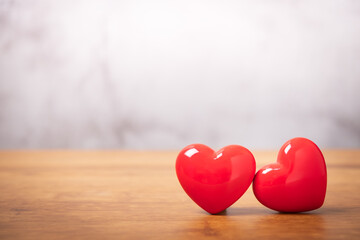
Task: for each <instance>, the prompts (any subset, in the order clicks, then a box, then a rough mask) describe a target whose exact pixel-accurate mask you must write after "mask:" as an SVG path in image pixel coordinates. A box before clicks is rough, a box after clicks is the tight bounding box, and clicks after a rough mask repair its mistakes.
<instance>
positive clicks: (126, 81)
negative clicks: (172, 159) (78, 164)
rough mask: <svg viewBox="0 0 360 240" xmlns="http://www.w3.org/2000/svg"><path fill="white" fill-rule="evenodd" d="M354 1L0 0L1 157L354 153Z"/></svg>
mask: <svg viewBox="0 0 360 240" xmlns="http://www.w3.org/2000/svg"><path fill="white" fill-rule="evenodd" d="M359 91H360V1H349V0H344V1H334V0H329V1H278V0H276V1H265V0H263V1H214V0H207V1H200V0H182V1H177V0H175V1H165V0H163V1H147V0H144V1H139V0H134V1H130V0H125V1H115V0H114V1H111V0H102V1H100V0H98V1H95V0H94V1H90V0H87V1H81V0H71V1H70V0H65V1H55V0H35V1H34V0H31V1H30V0H29V1H20V0H14V1H10V0H0V148H2V149H8V148H10V149H18V148H26V149H29V148H50V149H52V148H60V149H67V148H106V149H108V148H119V149H120V148H121V149H179V148H182V147H184V146H185V145H188V144H190V143H194V142H201V143H205V144H208V145H209V146H211V147H214V148H219V147H221V146H223V145H228V144H241V145H244V146H245V147H248V148H249V149H279V148H280V146H281V145H282V144H283V143H284V142H285V141H286V140H288V139H290V138H292V137H296V136H303V137H308V138H310V139H312V140H313V141H315V142H316V143H318V145H319V146H320V147H322V148H354V147H360V95H359Z"/></svg>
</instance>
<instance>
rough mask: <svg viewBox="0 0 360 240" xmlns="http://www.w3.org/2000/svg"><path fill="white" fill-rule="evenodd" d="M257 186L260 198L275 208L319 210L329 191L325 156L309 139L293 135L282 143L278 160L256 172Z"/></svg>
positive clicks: (284, 210)
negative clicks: (292, 137) (293, 136)
mask: <svg viewBox="0 0 360 240" xmlns="http://www.w3.org/2000/svg"><path fill="white" fill-rule="evenodd" d="M253 190H254V194H255V196H256V198H257V199H258V200H259V202H261V203H262V204H263V205H265V206H266V207H268V208H271V209H273V210H275V211H279V212H305V211H311V210H315V209H317V208H319V207H321V206H322V205H323V203H324V199H325V194H326V165H325V160H324V156H323V155H322V153H321V151H320V149H319V148H318V146H316V144H315V143H313V142H312V141H310V140H309V139H306V138H294V139H291V140H289V141H287V142H286V143H285V144H284V145H283V146H282V147H281V149H280V151H279V154H278V159H277V163H273V164H269V165H266V166H265V167H263V168H261V169H260V170H259V171H258V172H257V173H256V176H255V178H254V182H253Z"/></svg>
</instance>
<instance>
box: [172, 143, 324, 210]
mask: <svg viewBox="0 0 360 240" xmlns="http://www.w3.org/2000/svg"><path fill="white" fill-rule="evenodd" d="M255 168H256V164H255V159H254V156H253V155H252V154H251V152H250V151H249V150H248V149H246V148H244V147H242V146H239V145H230V146H227V147H224V148H222V149H220V150H219V151H217V152H214V150H212V149H211V148H209V147H207V146H205V145H202V144H193V145H189V146H187V147H185V148H184V149H183V150H182V151H181V152H180V153H179V155H178V157H177V159H176V173H177V176H178V179H179V181H180V184H181V186H182V187H183V189H184V190H185V192H186V193H187V194H188V195H189V196H190V198H191V199H192V200H194V202H196V203H197V204H198V205H199V206H200V207H201V208H203V209H204V210H205V211H207V212H209V213H211V214H216V213H219V212H221V211H223V210H225V209H226V208H228V207H230V206H231V205H232V204H233V203H235V202H236V201H237V200H238V199H239V198H240V197H241V196H242V195H243V194H244V193H245V191H246V190H247V189H248V188H249V186H250V184H251V182H253V191H254V194H255V196H256V198H257V199H258V200H259V202H261V203H262V204H263V205H265V206H266V207H268V208H271V209H273V210H276V211H279V212H304V211H311V210H315V209H317V208H320V207H321V206H322V204H323V202H324V199H325V194H326V181H327V176H326V165H325V160H324V157H323V155H322V153H321V151H320V149H319V148H318V147H317V146H316V144H315V143H313V142H312V141H310V140H308V139H306V138H294V139H291V140H289V141H287V142H286V143H285V144H284V145H283V146H282V147H281V149H280V151H279V154H278V159H277V163H273V164H269V165H266V166H264V167H263V168H261V169H260V170H259V171H258V172H257V173H256V175H255Z"/></svg>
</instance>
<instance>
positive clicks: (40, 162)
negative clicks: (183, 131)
mask: <svg viewBox="0 0 360 240" xmlns="http://www.w3.org/2000/svg"><path fill="white" fill-rule="evenodd" d="M176 155H177V153H175V152H121V151H92V152H74V151H69V152H66V151H38V152H35V151H20V152H16V151H14V152H4V151H3V152H0V239H270V238H272V239H360V151H324V155H325V158H326V161H327V166H328V191H327V197H326V201H325V204H324V206H323V207H322V208H321V209H318V210H316V211H313V212H309V213H305V214H279V213H276V212H274V211H271V210H269V209H267V208H265V207H263V206H262V205H261V204H260V203H259V202H258V201H257V200H256V199H255V197H254V195H253V192H252V189H251V188H249V190H248V191H247V192H246V194H245V195H244V196H243V197H242V198H241V199H240V200H239V201H238V202H236V203H235V204H234V205H233V206H232V207H230V208H229V209H228V210H227V211H226V212H224V213H223V214H221V215H209V214H207V213H206V212H204V211H203V210H201V209H200V208H199V207H198V206H197V205H195V203H193V202H192V201H191V200H190V198H189V197H188V196H187V195H186V194H185V193H184V191H183V190H182V188H181V186H180V185H179V183H178V181H177V178H176V174H175V170H174V163H175V158H176ZM254 155H255V158H256V161H257V166H258V168H259V167H261V166H263V165H264V164H267V163H270V162H273V161H275V159H276V152H254Z"/></svg>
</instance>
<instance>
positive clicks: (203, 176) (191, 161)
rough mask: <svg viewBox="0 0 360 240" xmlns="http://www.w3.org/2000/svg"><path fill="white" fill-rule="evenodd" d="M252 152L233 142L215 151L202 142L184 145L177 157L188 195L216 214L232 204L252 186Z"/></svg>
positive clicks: (181, 182) (206, 209)
mask: <svg viewBox="0 0 360 240" xmlns="http://www.w3.org/2000/svg"><path fill="white" fill-rule="evenodd" d="M255 165H256V164H255V159H254V157H253V155H252V154H251V152H250V151H249V150H247V149H246V148H244V147H242V146H238V145H230V146H227V147H224V148H222V149H220V150H219V151H217V152H215V151H214V150H212V149H211V148H209V147H208V146H205V145H203V144H192V145H189V146H187V147H185V148H184V149H183V150H182V151H181V152H180V153H179V155H178V157H177V159H176V174H177V177H178V179H179V182H180V184H181V186H182V187H183V189H184V190H185V192H186V193H187V194H188V195H189V197H190V198H191V199H192V200H193V201H194V202H195V203H197V204H198V205H199V206H200V207H201V208H203V209H204V210H205V211H207V212H209V213H211V214H215V213H219V212H221V211H223V210H225V209H226V208H228V207H230V206H231V205H232V204H233V203H234V202H236V201H237V200H238V199H239V198H240V197H241V196H242V195H243V194H244V193H245V191H246V190H247V189H248V188H249V186H250V184H251V182H252V180H253V179H254V175H255V168H256V166H255Z"/></svg>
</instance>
